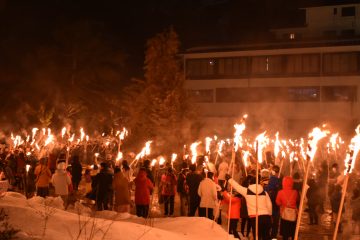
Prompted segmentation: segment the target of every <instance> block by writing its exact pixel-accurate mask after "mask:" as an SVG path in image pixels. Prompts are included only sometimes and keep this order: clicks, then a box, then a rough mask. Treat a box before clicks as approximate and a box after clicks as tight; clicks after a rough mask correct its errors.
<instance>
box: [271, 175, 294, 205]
mask: <svg viewBox="0 0 360 240" xmlns="http://www.w3.org/2000/svg"><path fill="white" fill-rule="evenodd" d="M293 184H294V181H293V179H292V177H289V176H287V177H284V179H283V181H282V186H283V189H282V190H280V191H279V192H278V194H277V196H276V204H277V205H278V206H279V207H280V209H281V211H282V210H283V209H284V208H285V207H289V208H294V209H296V208H297V202H298V199H299V194H298V191H297V190H295V189H293Z"/></svg>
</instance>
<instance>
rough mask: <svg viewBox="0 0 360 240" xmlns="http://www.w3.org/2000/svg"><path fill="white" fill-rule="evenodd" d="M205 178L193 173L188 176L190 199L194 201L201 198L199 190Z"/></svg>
mask: <svg viewBox="0 0 360 240" xmlns="http://www.w3.org/2000/svg"><path fill="white" fill-rule="evenodd" d="M202 179H203V177H202V176H201V175H200V174H197V173H196V172H191V173H188V175H186V184H187V185H188V187H189V197H190V198H191V199H192V198H194V199H196V198H199V195H198V189H199V185H200V182H201V181H202Z"/></svg>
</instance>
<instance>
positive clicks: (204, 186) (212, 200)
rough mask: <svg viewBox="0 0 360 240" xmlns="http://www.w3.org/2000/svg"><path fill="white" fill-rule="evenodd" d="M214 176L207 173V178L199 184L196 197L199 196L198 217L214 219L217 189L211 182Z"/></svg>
mask: <svg viewBox="0 0 360 240" xmlns="http://www.w3.org/2000/svg"><path fill="white" fill-rule="evenodd" d="M213 176H214V174H213V173H212V172H208V173H207V177H206V178H205V179H203V180H202V181H201V182H200V185H199V188H198V195H199V196H200V198H201V200H200V208H199V217H208V218H210V219H212V220H213V219H214V208H215V207H216V200H217V189H216V183H215V182H214V181H213V180H212V178H213Z"/></svg>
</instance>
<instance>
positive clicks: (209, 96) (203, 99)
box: [188, 89, 214, 103]
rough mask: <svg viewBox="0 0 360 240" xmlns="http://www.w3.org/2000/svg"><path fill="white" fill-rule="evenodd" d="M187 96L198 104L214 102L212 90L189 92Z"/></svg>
mask: <svg viewBox="0 0 360 240" xmlns="http://www.w3.org/2000/svg"><path fill="white" fill-rule="evenodd" d="M188 96H189V97H190V98H191V99H192V100H193V101H194V102H198V103H211V102H214V91H213V90H212V89H205V90H189V91H188Z"/></svg>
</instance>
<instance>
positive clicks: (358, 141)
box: [344, 125, 360, 174]
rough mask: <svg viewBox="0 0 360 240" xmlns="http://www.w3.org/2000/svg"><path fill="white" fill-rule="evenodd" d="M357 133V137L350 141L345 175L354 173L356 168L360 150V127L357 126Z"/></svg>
mask: <svg viewBox="0 0 360 240" xmlns="http://www.w3.org/2000/svg"><path fill="white" fill-rule="evenodd" d="M355 132H356V135H355V136H354V137H353V138H352V139H351V141H350V145H349V150H350V152H348V153H347V154H346V159H345V173H344V174H347V173H352V171H353V169H354V167H355V162H356V158H357V155H358V153H359V150H360V125H358V126H357V128H356V129H355Z"/></svg>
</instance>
